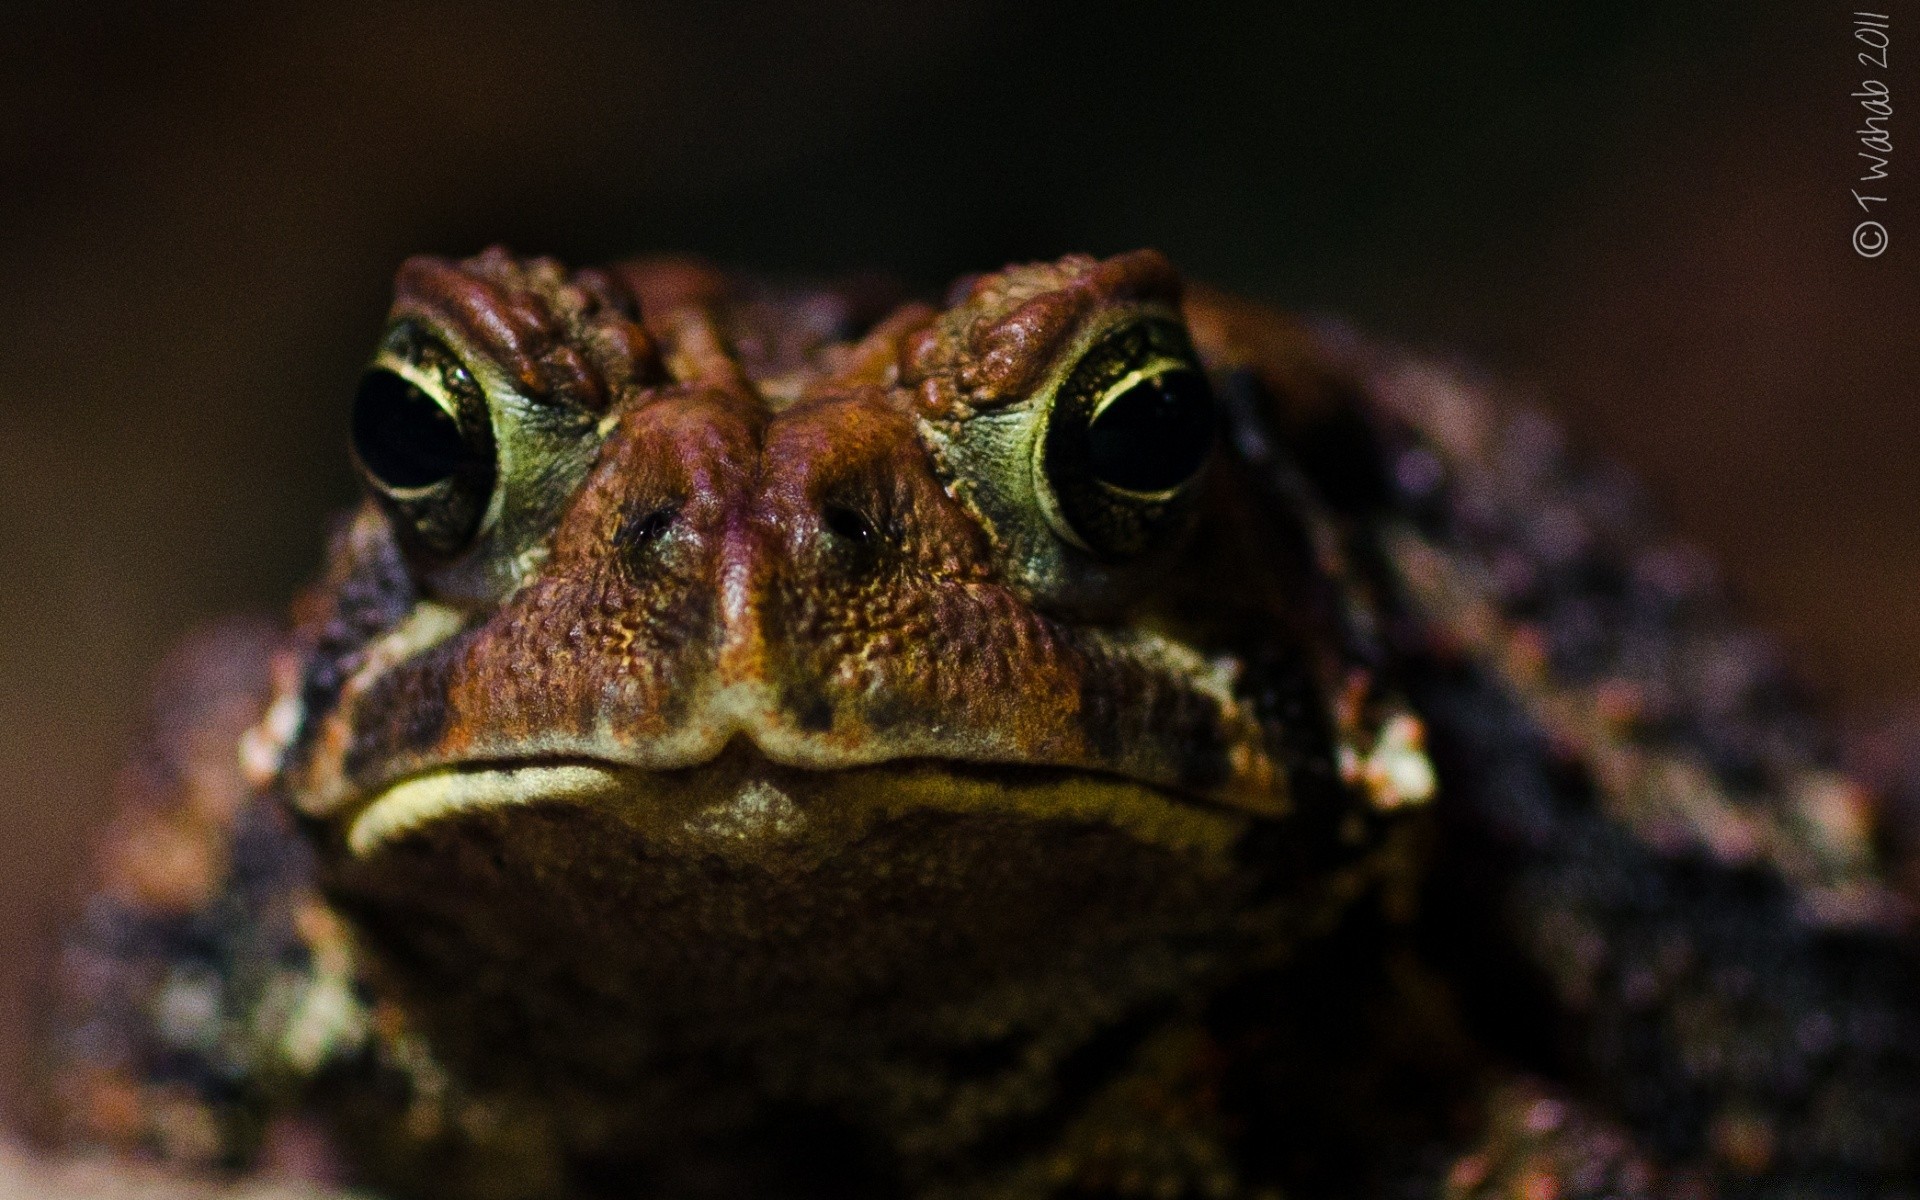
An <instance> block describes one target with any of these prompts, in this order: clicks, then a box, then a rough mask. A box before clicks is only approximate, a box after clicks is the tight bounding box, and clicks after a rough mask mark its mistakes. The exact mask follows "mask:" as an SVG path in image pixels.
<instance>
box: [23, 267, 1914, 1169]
mask: <svg viewBox="0 0 1920 1200" xmlns="http://www.w3.org/2000/svg"><path fill="white" fill-rule="evenodd" d="M354 451H355V458H356V462H357V465H358V467H359V469H360V471H361V473H362V476H363V478H364V480H365V482H366V485H367V491H368V500H367V502H366V504H365V505H364V506H363V507H362V509H361V510H360V511H359V512H358V513H356V514H354V515H353V516H352V517H350V518H349V519H348V520H347V521H346V523H345V524H344V525H343V526H342V528H341V530H340V532H339V533H338V534H337V536H336V537H335V539H334V543H333V547H332V551H331V553H330V557H329V562H328V566H327V568H326V571H325V573H324V575H323V577H322V579H321V581H320V582H319V583H318V584H316V585H315V587H314V588H313V589H311V590H310V592H309V593H308V594H307V595H306V596H305V597H303V598H302V600H301V601H300V602H299V603H298V604H297V605H296V606H295V612H294V621H293V626H292V629H291V631H290V632H288V633H287V634H285V635H280V634H275V633H271V632H267V631H260V630H253V629H241V628H238V627H236V628H233V629H229V630H226V631H222V632H217V633H214V634H211V635H209V639H208V640H206V641H204V642H202V643H200V644H199V645H198V647H197V648H194V649H190V650H188V651H187V652H185V653H184V654H183V656H182V657H181V658H180V659H179V660H178V662H177V666H176V669H175V671H174V673H173V675H174V682H173V683H172V684H170V685H169V688H168V689H165V690H163V702H162V708H161V712H160V719H159V720H160V724H159V729H160V732H159V736H158V737H157V738H156V741H155V745H154V748H153V750H152V751H151V752H150V753H149V754H148V755H146V756H145V757H144V758H143V759H142V760H141V765H139V766H138V767H137V768H136V769H135V770H134V771H132V772H130V773H129V775H128V776H127V783H126V785H125V786H126V788H127V789H128V790H129V791H130V792H131V793H132V794H131V795H130V796H129V797H128V798H127V802H126V804H125V815H124V816H123V818H122V820H121V823H120V825H119V826H118V827H117V828H116V830H115V831H114V833H113V835H112V836H111V837H110V838H109V841H108V855H107V866H106V868H105V870H104V873H103V883H102V885H101V889H100V891H99V892H98V893H97V895H96V896H95V898H94V900H93V901H92V902H91V903H90V904H89V906H88V908H87V911H86V915H85V918H84V920H83V921H82V923H81V925H80V927H79V929H78V931H77V933H76V935H75V938H74V940H73V944H72V946H71V948H70V950H69V952H68V953H67V955H66V956H65V958H64V959H63V971H62V977H61V978H62V984H63V986H64V987H65V989H66V991H67V1006H68V1011H69V1012H70V1013H71V1014H72V1015H71V1017H70V1018H69V1019H67V1020H66V1022H65V1023H64V1024H63V1025H62V1027H61V1028H60V1029H59V1030H58V1031H57V1032H56V1034H55V1036H54V1038H53V1041H52V1044H51V1045H52V1053H51V1056H50V1057H51V1060H52V1064H53V1070H52V1072H51V1074H50V1076H49V1079H50V1083H51V1085H52V1086H51V1094H52V1097H53V1101H54V1102H53V1104H52V1105H51V1108H50V1112H51V1115H50V1117H49V1123H50V1128H51V1129H52V1130H53V1132H54V1133H55V1135H56V1136H58V1137H59V1138H61V1139H62V1140H64V1141H66V1142H68V1143H69V1144H91V1145H102V1144H104V1145H108V1146H111V1147H113V1148H115V1149H118V1150H121V1151H126V1152H130V1153H138V1154H145V1155H158V1156H161V1157H163V1158H166V1159H168V1160H171V1161H175V1162H178V1163H181V1164H183V1165H188V1166H200V1167H209V1166H227V1167H233V1166H244V1165H246V1164H248V1163H249V1162H254V1161H258V1160H260V1159H261V1157H262V1155H263V1154H264V1155H265V1157H266V1158H267V1159H269V1160H273V1161H285V1160H287V1159H288V1158H289V1156H290V1155H291V1151H290V1150H289V1147H299V1146H313V1145H317V1144H320V1143H321V1142H324V1143H325V1145H326V1146H327V1147H328V1148H329V1149H328V1151H327V1156H328V1157H329V1158H330V1159H331V1160H332V1161H334V1162H335V1164H336V1169H339V1170H344V1171H346V1172H347V1173H348V1174H349V1175H351V1176H352V1177H354V1178H359V1179H363V1180H366V1181H368V1182H369V1183H371V1184H373V1185H375V1186H378V1187H381V1188H385V1189H388V1190H391V1191H392V1192H394V1193H396V1194H402V1195H432V1196H448V1197H485V1196H523V1195H526V1196H532V1195H543V1196H597V1195H629V1194H648V1195H654V1194H657V1195H662V1196H738V1195H759V1196H769V1197H779V1196H816V1195H817V1196H851V1195H875V1196H895V1195H898V1196H906V1195H914V1196H955V1197H959V1196H981V1197H987V1196H1005V1197H1041V1196H1053V1195H1155V1196H1203V1195H1204V1196H1221V1197H1235V1196H1258V1195H1271V1194H1275V1193H1276V1192H1278V1191H1291V1192H1295V1193H1298V1194H1308V1195H1315V1194H1343V1195H1344V1194H1383V1195H1384V1194H1395V1195H1437V1194H1443V1193H1444V1194H1447V1195H1522V1194H1524V1195H1528V1196H1537V1195H1542V1194H1559V1195H1567V1194H1578V1195H1595V1196H1599V1195H1635V1194H1649V1195H1651V1194H1670V1193H1673V1192H1676V1191H1682V1190H1685V1191H1688V1192H1689V1194H1714V1193H1716V1192H1717V1193H1722V1194H1727V1195H1753V1196H1788V1195H1806V1194H1816V1193H1817V1194H1821V1195H1858V1196H1877V1195H1894V1194H1902V1193H1904V1192H1906V1191H1910V1190H1911V1189H1912V1188H1913V1187H1914V1186H1915V1183H1916V1162H1915V1151H1914V1149H1913V1148H1912V1146H1911V1141H1912V1139H1911V1138H1910V1136H1909V1131H1910V1130H1911V1129H1913V1128H1914V1127H1915V1122H1916V1120H1920V1109H1917V1106H1916V1101H1917V1100H1920V1079H1917V1078H1916V1071H1915V1067H1916V1066H1917V1065H1920V1044H1917V1042H1920V1011H1916V1001H1915V999H1914V992H1913V987H1912V983H1913V965H1912V959H1911V951H1910V948H1909V943H1908V940H1907V938H1906V936H1905V934H1904V932H1903V913H1904V909H1903V906H1902V904H1901V902H1900V901H1899V899H1898V898H1897V897H1896V896H1895V895H1894V894H1893V892H1892V891H1891V890H1890V888H1889V887H1888V885H1887V884H1886V882H1885V879H1884V871H1883V868H1882V865H1881V863H1880V862H1879V860H1878V857H1877V851H1876V849H1875V845H1876V842H1875V838H1876V814H1875V811H1874V806H1873V804H1872V802H1871V798H1870V797H1869V795H1868V794H1867V792H1866V791H1865V790H1864V789H1862V788H1861V787H1860V786H1859V785H1858V784H1856V783H1854V782H1852V781H1851V780H1849V779H1848V778H1846V777H1845V776H1844V775H1841V774H1839V773H1838V772H1836V771H1835V770H1833V769H1832V767H1831V765H1830V764H1829V762H1828V761H1827V754H1828V750H1827V748H1826V747H1825V746H1824V744H1823V743H1822V741H1821V739H1820V734H1819V730H1818V728H1817V726H1816V725H1815V724H1814V723H1813V722H1812V720H1811V718H1810V717H1809V715H1808V714H1807V712H1806V711H1805V709H1804V708H1803V707H1802V706H1801V705H1800V704H1799V703H1798V701H1797V700H1795V699H1794V698H1793V694H1792V692H1791V689H1789V688H1788V687H1787V686H1786V685H1785V684H1784V683H1783V682H1782V681H1781V680H1780V679H1779V678H1778V676H1777V674H1776V673H1774V672H1773V671H1772V670H1771V669H1770V668H1769V667H1768V665H1767V661H1766V658H1765V655H1764V652H1763V649H1762V648H1761V647H1759V646H1758V645H1757V644H1756V643H1755V641H1754V640H1753V639H1752V638H1751V637H1749V636H1747V635H1746V634H1745V633H1744V632H1743V631H1742V630H1740V629H1739V628H1738V627H1737V626H1735V625H1734V624H1732V623H1731V622H1730V621H1729V619H1728V618H1727V616H1726V615H1725V612H1724V610H1723V606H1722V604H1721V602H1720V601H1719V600H1718V599H1717V598H1716V597H1715V596H1714V594H1713V592H1712V588H1711V585H1710V583H1709V582H1708V581H1707V580H1706V579H1705V578H1704V574H1703V572H1702V571H1701V570H1700V568H1699V567H1698V565H1697V564H1696V563H1695V561H1694V560H1693V559H1692V557H1691V556H1689V555H1688V554H1687V553H1686V552H1685V551H1684V550H1683V549H1681V548H1678V547H1676V546H1673V545H1672V544H1671V543H1669V542H1667V541H1666V540H1665V539H1664V538H1663V536H1662V535H1660V534H1659V533H1658V531H1657V530H1656V529H1655V528H1654V527H1653V526H1652V525H1651V524H1650V523H1649V522H1648V521H1647V519H1646V518H1645V517H1644V516H1643V515H1642V514H1641V513H1640V512H1639V511H1638V506H1637V504H1636V502H1635V501H1634V500H1633V498H1632V496H1631V494H1630V493H1629V492H1628V490H1627V489H1626V488H1624V486H1623V485H1621V484H1620V483H1619V482H1618V481H1617V480H1615V479H1614V478H1613V477H1612V476H1610V475H1608V474H1607V473H1605V472H1601V471H1595V470H1592V469H1588V468H1586V467H1583V466H1582V465H1580V464H1579V463H1577V462H1575V461H1574V460H1572V459H1570V458H1569V457H1568V456H1567V455H1566V454H1565V453H1564V451H1563V450H1562V449H1561V447H1560V446H1559V444H1558V442H1557V441H1556V440H1555V438H1554V435H1553V431H1552V430H1551V428H1550V427H1549V426H1547V425H1545V424H1544V423H1542V422H1540V421H1539V420H1537V419H1536V418H1533V417H1531V416H1528V415H1526V414H1515V413H1512V412H1508V411H1507V410H1505V409H1503V408H1502V407H1501V406H1499V405H1498V404H1496V403H1494V402H1492V401H1490V400H1489V399H1487V398H1486V396H1485V394H1484V391H1483V389H1480V388H1477V387H1475V386H1473V385H1472V384H1470V383H1469V382H1468V381H1466V380H1464V379H1462V378H1461V377H1459V376H1457V375H1454V374H1449V373H1446V372H1443V371H1440V370H1437V369H1435V368H1433V367H1431V366H1430V365H1426V364H1421V363H1417V362H1411V361H1408V360H1405V359H1402V358H1399V357H1396V356H1393V355H1390V354H1384V353H1381V352H1379V351H1376V350H1373V349H1370V348H1368V347H1366V346H1364V345H1362V344H1360V343H1358V342H1356V341H1354V340H1353V339H1351V338H1349V337H1347V336H1346V335H1344V334H1341V333H1339V332H1337V331H1328V330H1309V329H1306V328H1304V327H1302V326H1300V325H1298V324H1296V323H1293V322H1291V321H1288V320H1286V319H1284V318H1282V317H1279V316H1277V315H1274V314H1271V313H1269V312H1266V311H1265V310H1262V309H1259V308H1257V307H1254V306H1251V305H1247V304H1244V303H1241V302H1238V301H1235V300H1232V299H1229V298H1226V297H1222V296H1218V295H1215V294H1211V293H1206V292H1203V291H1195V290H1189V291H1187V292H1186V293H1185V294H1184V295H1183V293H1182V289H1181V287H1180V284H1179V281H1178V280H1177V278H1176V277H1175V275H1174V273H1173V272H1172V270H1171V269H1170V268H1169V267H1168V266H1167V264H1166V263H1165V261H1164V260H1162V259H1161V258H1160V257H1159V256H1157V255H1154V254H1151V253H1144V252H1143V253H1138V254H1131V255H1125V256H1122V257H1119V258H1115V259H1110V260H1106V261H1096V260H1093V259H1088V258H1078V257H1076V258H1068V259H1064V260H1062V261H1060V262H1058V263H1052V264H1041V265H1033V266H1024V267H1014V268H1009V269H1008V270H1006V271H1004V272H1001V273H999V274H996V275H987V276H981V277H978V278H975V279H971V280H968V281H965V282H964V283H963V284H962V285H961V286H959V287H957V288H956V289H955V290H954V292H953V294H952V295H951V297H950V299H949V303H948V305H947V306H946V307H945V308H936V307H933V306H928V305H923V304H912V303H908V304H901V305H897V306H896V305H893V304H891V303H890V301H889V299H888V298H887V297H885V296H884V295H883V294H881V293H880V292H879V291H878V290H877V289H874V288H872V287H858V288H841V289H826V290H818V291H808V290H781V289H777V288H770V287H765V286H761V285H756V284H753V283H750V282H746V281H741V280H737V279H732V278H729V277H726V276H723V275H720V274H717V273H715V272H712V271H709V270H707V269H705V268H702V267H699V266H697V265H692V264H686V263H659V262H656V263H642V264H623V265H618V266H614V267H610V268H604V269H597V270H588V271H579V272H568V271H565V270H564V269H562V268H561V267H559V266H558V265H557V264H554V263H552V262H550V261H546V260H533V261H523V260H516V259H513V258H511V257H509V256H507V255H505V254H503V253H501V252H498V251H491V252H488V253H487V254H484V255H481V256H479V257H478V258H475V259H472V260H468V261H466V262H463V263H449V262H443V261H439V260H426V259H421V260H414V261H413V262H410V263H409V264H408V265H407V266H406V268H404V269H403V271H402V273H401V277H400V285H399V294H398V298H397V300H396V303H395V307H394V313H393V318H392V321H391V323H390V325H389V328H388V330H387V333H386V334H385V336H384V337H383V338H382V340H381V342H380V344H379V348H378V350H377V352H376V355H375V359H374V362H373V365H372V367H371V368H370V369H369V372H368V374H367V376H366V378H365V380H364V381H363V384H362V386H361V389H360V392H359V394H358V397H357V399H356V401H355V408H354ZM236 744H238V745H239V746H240V747H241V752H240V754H239V755H238V757H237V760H236V756H235V755H234V754H233V753H232V747H233V746H234V745H236ZM311 1130H323V1131H324V1132H323V1133H319V1134H315V1135H313V1136H308V1134H307V1133H304V1132H302V1131H311ZM1543 1188H1547V1189H1550V1192H1543V1191H1542V1190H1541V1189H1543Z"/></svg>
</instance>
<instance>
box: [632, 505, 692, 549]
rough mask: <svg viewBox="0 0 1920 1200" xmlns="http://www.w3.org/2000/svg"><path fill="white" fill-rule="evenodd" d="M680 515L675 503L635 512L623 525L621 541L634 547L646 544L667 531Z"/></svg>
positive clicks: (637, 547)
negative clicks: (647, 510)
mask: <svg viewBox="0 0 1920 1200" xmlns="http://www.w3.org/2000/svg"><path fill="white" fill-rule="evenodd" d="M679 515H680V510H679V508H678V507H677V506H674V505H667V506H665V507H663V508H656V509H653V510H652V511H650V512H644V513H636V514H633V515H631V516H629V517H628V518H627V519H626V521H625V522H623V523H622V525H621V529H620V541H621V543H622V544H623V545H626V546H628V547H630V548H633V549H639V548H640V547H642V546H646V545H648V544H649V543H651V542H654V541H657V540H658V539H659V538H660V536H661V535H662V534H664V533H666V532H667V530H668V529H669V528H670V527H671V526H672V525H673V519H674V518H675V517H677V516H679Z"/></svg>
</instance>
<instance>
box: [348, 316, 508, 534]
mask: <svg viewBox="0 0 1920 1200" xmlns="http://www.w3.org/2000/svg"><path fill="white" fill-rule="evenodd" d="M415 349H418V350H423V351H425V352H424V353H420V354H416V355H407V356H404V357H402V356H397V355H390V354H383V355H382V356H381V357H380V358H379V359H378V360H376V361H375V363H374V365H373V366H372V367H370V368H368V370H367V373H366V374H365V375H364V376H362V377H361V380H360V390H359V392H358V393H357V394H356V395H355V396H354V401H353V452H354V458H355V459H356V460H357V461H358V463H359V466H360V471H361V474H362V475H363V476H364V477H365V478H366V481H367V484H368V486H369V487H370V488H372V490H373V492H374V494H375V496H377V497H378V498H379V500H380V502H381V504H382V506H383V507H384V508H386V510H387V513H388V515H389V516H390V517H391V518H392V520H393V524H394V527H395V529H396V530H397V532H398V533H399V534H400V537H401V539H402V541H403V542H406V543H408V544H409V545H411V546H412V547H413V548H414V549H415V550H416V551H419V552H422V553H424V554H426V555H427V556H428V557H431V558H440V559H445V558H450V557H453V556H454V555H456V554H457V553H458V552H459V551H460V550H461V549H463V548H464V547H465V546H466V545H467V544H468V543H469V542H470V541H471V540H472V538H473V535H474V534H475V532H476V531H478V529H479V528H480V524H481V520H482V518H483V517H484V516H485V515H486V511H487V505H488V501H489V500H490V498H491V497H492V493H493V485H494V475H495V463H494V457H495V455H494V441H493V429H492V422H491V420H490V418H489V414H488V410H487V401H486V397H485V395H484V394H483V393H482V391H481V389H480V387H479V386H478V384H477V383H475V381H474V379H473V377H472V376H471V375H470V374H468V373H467V371H466V369H465V368H464V367H462V366H460V365H459V361H458V360H457V359H456V358H454V357H453V355H452V353H451V352H450V351H448V350H446V349H445V347H442V346H439V345H437V344H431V345H428V346H424V347H421V346H416V347H415Z"/></svg>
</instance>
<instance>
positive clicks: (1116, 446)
mask: <svg viewBox="0 0 1920 1200" xmlns="http://www.w3.org/2000/svg"><path fill="white" fill-rule="evenodd" d="M1212 448H1213V395H1212V393H1211V392H1209V391H1208V390H1207V380H1206V377H1205V376H1203V375H1201V374H1200V372H1198V371H1195V370H1193V369H1192V368H1190V367H1182V366H1176V367H1171V368H1165V369H1162V370H1159V371H1157V372H1155V373H1153V374H1145V373H1142V372H1139V371H1135V372H1133V373H1131V374H1129V375H1127V376H1126V377H1125V378H1123V379H1121V380H1120V382H1119V383H1117V384H1115V385H1114V386H1112V387H1110V388H1108V389H1107V391H1106V394H1105V395H1104V396H1102V397H1101V399H1100V402H1099V404H1098V405H1097V406H1096V407H1095V408H1094V411H1093V422H1092V424H1090V425H1088V426H1087V468H1088V469H1089V470H1090V471H1092V472H1093V477H1094V478H1095V479H1097V480H1099V481H1100V482H1101V483H1104V484H1106V485H1107V486H1108V487H1112V488H1117V489H1119V490H1121V491H1127V492H1138V493H1143V494H1152V493H1157V492H1168V491H1172V490H1173V489H1174V488H1177V487H1179V486H1180V485H1182V484H1184V483H1186V482H1187V481H1188V480H1190V479H1192V478H1193V477H1194V476H1195V475H1196V474H1198V473H1199V471H1200V468H1201V467H1202V466H1204V465H1205V464H1206V461H1207V453H1208V451H1210V450H1211V449H1212Z"/></svg>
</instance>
